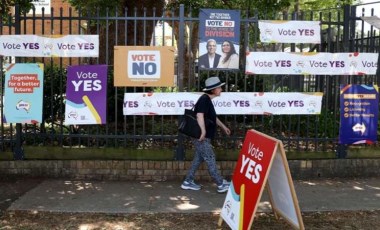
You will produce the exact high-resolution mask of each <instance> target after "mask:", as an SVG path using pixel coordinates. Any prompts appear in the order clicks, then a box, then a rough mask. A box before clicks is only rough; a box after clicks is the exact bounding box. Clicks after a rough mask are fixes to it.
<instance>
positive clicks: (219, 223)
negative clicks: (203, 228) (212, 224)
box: [218, 216, 223, 227]
mask: <svg viewBox="0 0 380 230" xmlns="http://www.w3.org/2000/svg"><path fill="white" fill-rule="evenodd" d="M222 224H223V218H222V216H219V221H218V227H222Z"/></svg>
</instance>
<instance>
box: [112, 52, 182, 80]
mask: <svg viewBox="0 0 380 230" xmlns="http://www.w3.org/2000/svg"><path fill="white" fill-rule="evenodd" d="M114 51H115V55H114V56H115V58H114V86H116V87H118V86H136V87H138V86H140V87H173V86H175V75H174V56H175V52H176V49H175V47H173V46H156V47H155V46H115V47H114Z"/></svg>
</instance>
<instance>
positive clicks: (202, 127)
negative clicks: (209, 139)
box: [197, 113, 206, 141]
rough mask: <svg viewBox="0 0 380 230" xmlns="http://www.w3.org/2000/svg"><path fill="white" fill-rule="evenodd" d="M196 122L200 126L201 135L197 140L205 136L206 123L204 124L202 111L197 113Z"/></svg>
mask: <svg viewBox="0 0 380 230" xmlns="http://www.w3.org/2000/svg"><path fill="white" fill-rule="evenodd" d="M197 122H198V125H199V127H200V128H201V136H200V137H199V141H203V140H204V139H205V138H206V125H205V115H204V113H197Z"/></svg>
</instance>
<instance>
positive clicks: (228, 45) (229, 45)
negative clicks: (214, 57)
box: [222, 44, 230, 46]
mask: <svg viewBox="0 0 380 230" xmlns="http://www.w3.org/2000/svg"><path fill="white" fill-rule="evenodd" d="M222 46H230V44H223V45H222Z"/></svg>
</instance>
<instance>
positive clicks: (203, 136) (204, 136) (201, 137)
mask: <svg viewBox="0 0 380 230" xmlns="http://www.w3.org/2000/svg"><path fill="white" fill-rule="evenodd" d="M204 139H206V132H202V133H201V136H200V137H199V139H198V140H199V141H203V140H204Z"/></svg>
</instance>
